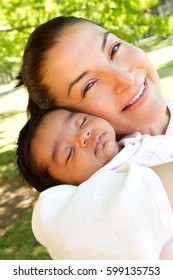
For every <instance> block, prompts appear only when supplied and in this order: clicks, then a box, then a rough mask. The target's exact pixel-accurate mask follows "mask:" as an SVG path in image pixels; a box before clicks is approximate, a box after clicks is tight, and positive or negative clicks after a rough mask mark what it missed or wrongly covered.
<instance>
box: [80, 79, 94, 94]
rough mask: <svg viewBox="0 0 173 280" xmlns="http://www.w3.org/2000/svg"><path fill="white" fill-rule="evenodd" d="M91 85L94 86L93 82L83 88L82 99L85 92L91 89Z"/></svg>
mask: <svg viewBox="0 0 173 280" xmlns="http://www.w3.org/2000/svg"><path fill="white" fill-rule="evenodd" d="M93 84H94V82H90V83H88V84H87V85H86V87H85V88H84V90H83V93H82V97H85V95H86V93H87V91H89V90H90V88H92V86H93Z"/></svg>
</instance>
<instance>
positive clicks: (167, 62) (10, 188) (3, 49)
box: [0, 0, 173, 260]
mask: <svg viewBox="0 0 173 280" xmlns="http://www.w3.org/2000/svg"><path fill="white" fill-rule="evenodd" d="M59 15H67V16H68V15H75V16H82V17H86V18H89V19H92V20H94V21H96V22H98V23H100V24H103V25H104V26H105V28H107V29H109V30H111V31H112V32H113V33H115V34H116V35H118V36H119V37H121V38H123V39H126V40H128V41H130V42H133V43H135V44H136V45H138V46H140V47H141V48H143V49H144V50H145V51H147V53H148V55H149V57H150V58H151V60H152V62H153V64H154V65H155V67H156V68H157V70H158V73H159V75H160V78H161V83H162V87H163V92H164V94H165V97H167V98H169V97H173V93H172V85H173V1H171V0H170V1H169V0H167V1H166V0H165V1H158V0H122V1H120V0H117V1H99V0H92V1H85V0H78V1H71V0H57V1H55V0H39V1H35V0H30V1H25V0H23V1H21V0H20V1H19V0H12V1H10V0H5V1H4V0H2V1H1V3H0V259H1V260H3V259H4V260H9V259H12V260H20V259H23V260H28V259H50V257H49V255H48V253H47V251H46V249H44V248H43V247H42V246H41V245H39V243H38V242H37V241H36V240H35V238H34V236H33V234H32V231H31V213H32V208H33V205H34V203H35V200H36V198H37V193H36V192H35V191H34V190H30V189H28V187H26V186H25V184H24V183H23V182H22V181H21V180H20V178H19V176H18V172H17V168H16V164H15V143H16V139H17V137H18V133H19V131H20V129H21V127H22V126H23V124H24V123H25V121H26V119H27V117H26V113H25V112H26V104H27V93H26V92H25V90H24V89H17V90H14V86H15V79H14V78H15V76H16V74H17V72H18V71H19V69H20V65H21V60H22V54H23V50H24V47H25V44H26V40H27V38H28V36H29V34H30V33H31V32H32V30H33V29H34V28H35V27H36V26H37V25H39V24H40V23H43V22H44V21H46V20H48V19H50V18H52V17H54V16H59ZM50 238H51V237H50Z"/></svg>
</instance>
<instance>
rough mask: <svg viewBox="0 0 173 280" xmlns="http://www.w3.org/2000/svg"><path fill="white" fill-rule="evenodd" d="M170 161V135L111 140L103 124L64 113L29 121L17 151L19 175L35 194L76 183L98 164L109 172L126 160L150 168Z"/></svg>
mask: <svg viewBox="0 0 173 280" xmlns="http://www.w3.org/2000/svg"><path fill="white" fill-rule="evenodd" d="M172 158H173V138H172V137H169V136H165V135H161V136H154V137H152V136H149V135H141V134H140V133H135V134H131V135H129V136H128V137H125V138H123V139H121V140H120V141H119V142H117V141H116V133H115V131H114V129H113V127H112V126H111V125H110V123H109V122H107V121H106V120H104V119H102V118H98V117H95V116H91V115H88V114H85V113H79V112H76V111H69V110H65V109H53V110H48V111H47V112H45V113H40V114H38V115H36V116H34V117H33V118H31V119H30V120H29V121H28V123H27V124H26V125H25V126H24V127H23V129H22V130H21V132H20V136H19V139H18V148H17V163H18V167H19V170H20V173H21V175H22V176H23V178H24V179H25V180H26V182H28V183H29V184H30V185H32V186H33V187H34V188H36V189H37V190H38V191H40V192H41V191H43V190H45V189H47V188H49V187H51V186H54V185H58V184H62V183H63V184H73V185H79V184H81V183H82V182H83V181H85V180H87V179H88V178H89V177H90V176H91V175H93V174H94V173H95V172H96V171H98V170H99V169H100V168H102V167H103V166H104V168H108V169H111V170H112V169H114V170H115V169H117V168H118V167H119V166H120V165H122V164H123V163H124V162H126V161H134V162H137V163H138V164H140V165H143V166H153V165H157V164H160V163H164V162H169V161H172Z"/></svg>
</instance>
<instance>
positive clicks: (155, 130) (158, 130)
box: [140, 108, 171, 136]
mask: <svg viewBox="0 0 173 280" xmlns="http://www.w3.org/2000/svg"><path fill="white" fill-rule="evenodd" d="M170 118H171V114H170V111H169V109H168V108H167V109H166V113H165V115H164V117H163V118H162V120H161V121H159V122H158V123H155V124H153V125H151V126H150V127H146V128H145V129H142V130H140V132H141V133H142V134H149V135H151V136H154V135H164V134H165V133H166V130H167V127H168V125H169V121H170Z"/></svg>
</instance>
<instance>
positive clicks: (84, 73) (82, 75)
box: [68, 71, 89, 97]
mask: <svg viewBox="0 0 173 280" xmlns="http://www.w3.org/2000/svg"><path fill="white" fill-rule="evenodd" d="M88 73H89V72H88V71H85V72H83V73H82V74H80V75H79V76H78V77H77V78H76V79H75V80H74V81H72V82H71V83H70V86H69V89H68V97H69V96H70V91H71V89H72V87H73V86H74V85H75V84H76V83H78V82H79V81H80V80H81V79H82V78H83V77H84V76H85V75H87V74H88Z"/></svg>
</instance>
